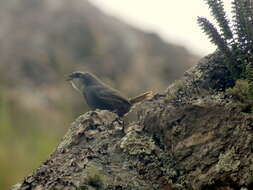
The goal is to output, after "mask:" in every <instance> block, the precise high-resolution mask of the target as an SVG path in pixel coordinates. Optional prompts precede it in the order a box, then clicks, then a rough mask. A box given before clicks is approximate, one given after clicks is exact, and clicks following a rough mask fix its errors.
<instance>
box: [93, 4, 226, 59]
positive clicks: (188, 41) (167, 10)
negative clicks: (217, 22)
mask: <svg viewBox="0 0 253 190" xmlns="http://www.w3.org/2000/svg"><path fill="white" fill-rule="evenodd" d="M90 2H92V3H93V4H95V5H97V6H98V7H100V8H101V9H102V10H103V11H105V12H106V13H109V14H110V15H113V16H116V17H118V18H120V19H121V20H124V21H125V22H126V23H128V24H131V25H133V26H136V27H137V28H140V29H142V30H147V31H151V32H156V33H158V34H159V35H160V36H161V37H162V38H163V39H164V40H166V41H168V42H173V43H178V44H181V45H184V46H185V47H186V48H187V49H189V50H191V51H193V52H194V53H196V54H199V55H206V54H208V53H212V52H213V51H214V50H215V49H216V48H215V46H214V45H212V44H211V43H210V42H209V40H208V38H207V36H206V35H205V34H203V33H202V31H201V29H200V27H199V26H198V25H197V21H196V20H197V17H198V16H204V17H207V18H208V19H210V20H211V21H213V20H212V19H211V18H212V17H211V15H210V13H209V10H208V6H207V5H206V4H205V2H204V0H155V1H154V0H125V1H123V0H121V1H120V0H90ZM224 2H225V3H224V5H225V8H226V10H228V11H230V7H231V0H224Z"/></svg>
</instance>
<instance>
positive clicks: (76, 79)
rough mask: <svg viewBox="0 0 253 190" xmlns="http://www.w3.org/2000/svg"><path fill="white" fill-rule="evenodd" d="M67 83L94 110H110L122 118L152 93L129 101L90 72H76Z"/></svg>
mask: <svg viewBox="0 0 253 190" xmlns="http://www.w3.org/2000/svg"><path fill="white" fill-rule="evenodd" d="M67 81H70V82H71V84H72V86H73V88H74V89H76V90H77V91H79V92H80V93H81V94H82V95H83V96H84V98H85V100H86V103H87V104H88V106H89V107H90V108H91V109H92V110H95V109H100V110H109V111H111V112H115V113H116V114H118V115H119V116H120V117H121V116H123V115H125V114H126V113H127V112H128V111H129V110H130V108H131V106H132V105H133V104H135V103H137V102H140V101H142V100H143V99H145V98H147V97H148V96H150V94H151V92H146V93H143V94H141V95H140V96H137V97H135V98H133V99H130V100H128V99H127V98H126V97H125V96H123V95H122V94H121V93H120V92H119V91H117V90H115V89H113V88H112V87H110V86H108V85H107V84H105V83H103V82H102V81H101V80H100V79H98V78H97V77H96V76H95V75H93V74H92V73H89V72H81V71H75V72H73V73H71V74H69V75H68V77H67Z"/></svg>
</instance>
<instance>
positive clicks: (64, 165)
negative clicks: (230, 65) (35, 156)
mask: <svg viewBox="0 0 253 190" xmlns="http://www.w3.org/2000/svg"><path fill="white" fill-rule="evenodd" d="M219 58H220V56H218V55H217V54H213V55H211V56H208V57H206V58H204V59H203V60H202V61H201V63H200V64H199V65H197V66H196V67H195V68H194V69H192V70H191V71H189V72H188V73H186V76H185V77H184V78H183V79H182V80H181V81H177V82H176V83H174V84H173V85H171V86H170V87H169V88H168V89H167V91H166V92H165V93H164V94H156V95H155V96H154V97H152V98H151V99H149V100H146V101H144V102H142V103H139V104H137V105H135V106H134V107H132V109H131V111H130V112H129V113H128V114H127V115H126V116H124V117H123V118H119V117H118V116H117V115H115V114H114V113H111V112H108V111H99V110H97V111H93V112H88V113H86V114H84V115H82V116H80V117H79V118H78V119H77V120H76V121H75V122H74V123H73V124H72V126H71V127H70V129H69V131H68V132H67V134H66V135H65V137H64V138H63V139H62V141H61V143H60V144H59V146H58V147H57V149H56V150H55V152H54V153H53V154H52V155H51V156H50V157H49V159H48V160H47V161H45V162H44V163H42V164H41V166H40V167H39V168H38V169H37V170H36V171H35V172H34V173H33V174H32V175H31V176H28V177H27V178H25V179H24V180H23V181H22V182H20V183H19V184H17V185H16V186H15V187H14V188H13V189H15V190H18V189H20V190H25V189H115V190H116V189H136V190H137V189H143V190H144V189H162V190H171V189H187V190H188V189H197V190H198V189H219V190H221V189H224V190H225V189H229V190H230V189H231V190H232V189H234V190H237V189H241V190H242V189H252V187H253V180H252V175H253V167H252V162H253V154H252V145H253V116H252V115H251V114H249V113H247V112H245V111H243V110H241V107H240V106H238V102H236V101H235V100H234V99H233V98H231V97H229V96H227V95H226V93H225V92H224V88H227V87H228V86H229V85H231V84H232V83H233V82H232V81H231V80H230V79H229V76H228V74H226V73H228V72H226V68H225V67H224V66H223V65H222V63H221V62H219ZM220 69H223V72H222V73H223V75H222V78H220V73H221V70H220ZM224 80H226V81H227V82H225V83H224ZM230 82H231V84H230ZM227 85H228V86H227ZM222 89H223V90H222Z"/></svg>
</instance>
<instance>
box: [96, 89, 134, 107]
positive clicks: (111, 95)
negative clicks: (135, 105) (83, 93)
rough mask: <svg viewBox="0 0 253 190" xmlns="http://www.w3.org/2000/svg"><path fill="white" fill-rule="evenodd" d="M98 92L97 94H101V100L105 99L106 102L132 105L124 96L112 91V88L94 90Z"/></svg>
mask: <svg viewBox="0 0 253 190" xmlns="http://www.w3.org/2000/svg"><path fill="white" fill-rule="evenodd" d="M94 89H96V91H98V93H97V94H99V96H100V97H99V98H101V99H103V100H104V101H106V102H108V103H110V102H111V103H112V104H113V102H118V103H125V104H130V103H129V101H128V100H127V99H126V98H125V97H124V96H122V95H121V94H120V93H119V92H117V91H116V90H114V89H111V88H110V87H105V88H101V87H100V88H94Z"/></svg>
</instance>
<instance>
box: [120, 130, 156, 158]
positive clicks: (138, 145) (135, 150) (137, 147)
mask: <svg viewBox="0 0 253 190" xmlns="http://www.w3.org/2000/svg"><path fill="white" fill-rule="evenodd" d="M120 148H121V149H122V150H123V151H124V152H127V153H128V154H131V155H137V154H151V153H152V152H153V151H154V150H155V148H156V146H155V142H154V141H153V139H152V138H150V137H148V136H144V135H140V134H138V133H137V132H135V131H130V132H129V133H127V134H126V135H125V136H124V137H123V138H122V139H121V141H120Z"/></svg>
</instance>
